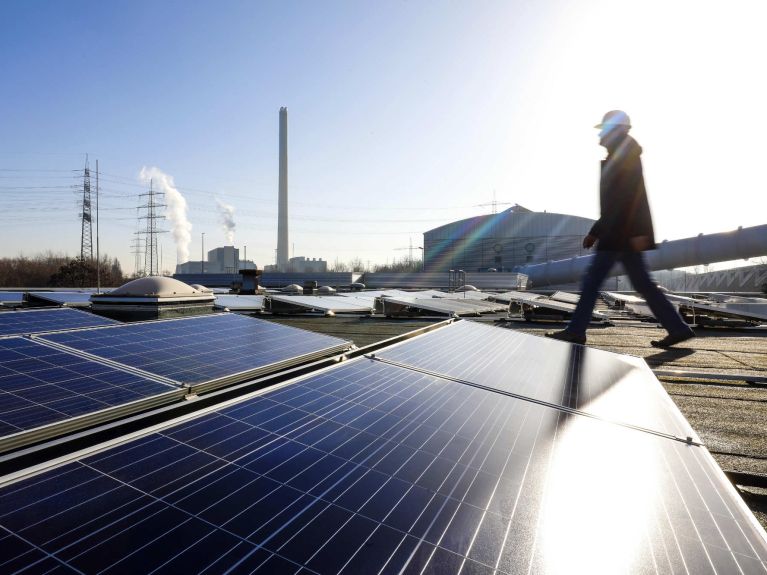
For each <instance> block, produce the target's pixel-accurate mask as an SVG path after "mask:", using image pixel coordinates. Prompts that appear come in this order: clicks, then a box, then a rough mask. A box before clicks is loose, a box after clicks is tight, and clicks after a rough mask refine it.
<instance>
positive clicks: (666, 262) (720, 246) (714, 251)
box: [514, 225, 767, 288]
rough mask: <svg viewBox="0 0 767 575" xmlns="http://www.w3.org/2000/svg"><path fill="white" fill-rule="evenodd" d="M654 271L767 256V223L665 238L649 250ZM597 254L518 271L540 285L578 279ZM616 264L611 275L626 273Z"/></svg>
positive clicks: (571, 281) (536, 286) (535, 265)
mask: <svg viewBox="0 0 767 575" xmlns="http://www.w3.org/2000/svg"><path fill="white" fill-rule="evenodd" d="M645 255H646V257H647V266H648V267H649V269H650V270H651V271H655V270H666V269H673V268H683V267H688V266H698V265H704V264H710V263H714V262H727V261H731V260H739V259H748V258H753V257H760V256H764V255H767V225H761V226H755V227H751V228H743V227H740V228H738V229H737V230H734V231H731V232H720V233H716V234H707V235H704V234H699V235H697V236H696V237H693V238H684V239H681V240H673V241H668V240H665V241H663V242H662V243H660V244H658V249H656V250H652V251H649V252H645ZM593 257H594V256H593V255H587V256H579V257H574V258H570V259H568V260H557V261H552V262H546V263H545V264H534V265H527V266H522V267H520V268H519V269H515V270H514V271H516V272H519V273H522V274H526V275H527V278H528V286H532V287H534V288H539V287H543V286H549V285H559V284H567V283H573V282H577V281H578V280H579V279H580V277H581V276H582V275H583V274H584V273H585V272H586V269H588V266H589V264H590V263H591V258H593ZM625 273H626V272H625V271H624V270H623V266H621V265H616V266H615V267H614V268H613V269H612V270H611V271H610V274H609V276H608V277H614V276H620V275H624V274H625Z"/></svg>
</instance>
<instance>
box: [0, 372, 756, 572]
mask: <svg viewBox="0 0 767 575" xmlns="http://www.w3.org/2000/svg"><path fill="white" fill-rule="evenodd" d="M464 408H467V409H464ZM451 414H452V416H450V415H451ZM615 447H618V448H617V450H616V451H614V452H613V451H611V454H612V457H611V458H605V457H604V450H605V449H607V448H609V449H611V450H612V449H614V448H615ZM573 453H577V456H573ZM583 461H588V462H591V463H593V464H595V465H597V467H598V472H599V473H602V474H604V475H602V476H600V475H595V472H594V471H593V469H591V467H590V466H589V465H584V464H583ZM619 463H622V464H624V465H621V464H619ZM648 469H650V470H656V471H655V472H654V474H651V475H652V477H654V478H655V479H656V482H655V483H654V484H642V485H641V486H639V485H638V488H637V491H635V492H632V493H630V494H628V496H626V494H625V493H623V486H624V485H625V481H627V479H630V478H631V476H632V474H636V475H637V476H638V479H637V478H634V480H633V482H632V483H631V484H632V485H634V484H638V480H641V479H644V478H646V477H648V472H647V470H648ZM679 479H684V480H685V481H684V483H680V482H679ZM590 483H591V484H592V485H593V486H592V487H591V488H589V484H590ZM614 484H617V485H618V487H619V491H620V493H622V494H623V495H624V498H623V500H622V501H621V504H620V505H616V504H615V503H614V501H613V497H615V490H614V489H613V490H611V489H610V488H609V486H610V485H614ZM0 486H2V487H1V488H0V525H2V526H3V527H4V528H5V530H6V535H5V539H4V541H3V543H4V544H3V545H2V546H0V559H2V560H16V561H19V562H20V563H19V564H20V565H21V566H25V567H29V568H37V567H38V566H40V565H46V563H44V562H45V561H48V560H55V561H60V562H62V563H63V564H64V566H66V567H70V568H76V569H78V570H80V571H82V572H100V571H103V570H107V569H110V570H118V571H125V572H150V571H152V570H154V569H157V568H163V569H165V570H167V571H169V572H191V571H194V572H204V573H211V572H225V571H228V570H237V571H242V572H253V573H274V572H278V569H279V568H280V567H283V568H289V569H290V571H289V572H298V571H299V570H300V569H302V568H303V569H305V570H307V571H301V572H302V573H303V572H320V573H374V572H383V570H384V569H386V570H387V571H390V572H411V571H412V572H437V573H458V572H459V571H460V572H461V573H469V572H471V573H490V572H498V573H511V572H518V571H524V572H541V571H546V570H549V571H557V569H556V568H557V567H559V569H558V570H559V571H563V570H564V571H570V572H574V571H578V568H583V569H585V570H589V572H594V571H595V568H594V566H595V565H596V566H597V567H601V571H602V572H638V571H640V570H641V568H645V569H648V568H651V567H652V566H653V565H654V566H655V568H656V569H660V570H661V571H664V570H666V571H674V570H677V569H681V570H684V569H685V568H686V569H687V570H688V571H690V572H695V573H705V572H713V571H714V570H715V569H716V570H718V571H720V572H733V571H735V570H738V569H740V570H742V571H745V572H749V571H750V570H753V571H755V570H756V569H757V568H758V567H761V568H762V569H764V567H765V565H767V535H765V533H764V531H763V530H762V529H761V528H760V527H759V525H758V524H757V523H756V522H755V521H754V518H753V515H751V514H750V512H749V511H748V510H747V508H745V506H744V504H743V502H742V500H740V498H739V497H738V496H737V494H736V493H735V491H734V488H733V487H732V486H731V485H730V484H729V483H728V481H727V480H726V478H725V477H724V475H723V473H722V472H721V470H719V469H718V467H716V465H715V463H714V462H713V459H712V458H711V456H710V454H708V452H707V451H706V450H705V449H704V448H702V447H699V446H695V445H693V446H690V445H686V444H684V443H682V442H678V441H673V440H670V439H668V438H663V437H658V436H653V435H651V434H646V433H642V432H640V431H637V430H634V429H627V428H621V427H619V426H612V425H611V424H609V423H605V422H602V421H596V420H593V419H589V418H584V417H581V416H578V415H573V414H566V413H562V412H559V411H558V410H556V409H552V408H550V407H546V406H541V405H535V404H530V403H528V402H524V401H523V400H520V399H515V398H510V397H504V396H499V395H497V394H494V393H492V392H489V391H486V390H479V389H475V388H471V387H469V386H466V385H463V384H460V383H457V382H452V381H445V380H441V379H440V378H436V377H432V376H428V375H425V374H419V373H416V372H413V371H411V370H407V369H403V368H401V367H398V366H393V365H389V364H385V363H382V362H377V361H375V360H373V359H367V358H359V359H357V360H352V361H349V362H346V363H344V364H340V365H339V366H336V367H333V368H328V369H326V370H323V371H322V372H320V373H317V374H313V375H311V376H307V377H303V378H299V379H297V380H295V381H292V382H289V383H286V384H284V385H281V386H279V387H278V388H275V389H270V390H265V391H261V392H259V393H256V394H251V395H250V396H248V397H246V398H241V399H238V400H235V401H231V402H227V403H226V404H223V405H221V406H217V407H216V408H211V409H208V410H204V411H203V412H201V413H198V414H196V415H195V416H188V417H185V418H182V419H180V420H178V421H176V422H171V423H169V424H167V425H163V426H161V427H158V428H156V429H153V430H151V431H150V432H149V433H144V434H141V435H139V436H137V437H136V436H129V437H127V438H125V439H121V440H118V441H116V442H112V443H110V444H105V445H103V446H100V447H98V448H95V449H92V450H89V451H88V452H86V453H83V454H80V455H79V456H78V457H77V458H76V459H75V460H72V459H70V460H69V461H61V462H57V463H56V465H54V466H51V467H50V468H49V469H44V470H42V471H41V472H36V473H35V474H33V475H31V476H29V475H28V474H27V473H24V472H21V473H18V474H15V475H13V476H9V477H5V478H0ZM606 486H607V488H606ZM606 491H607V494H605V492H606ZM626 497H628V498H629V501H626V500H625V498H626ZM581 510H582V511H581ZM595 518H596V519H601V520H602V521H595V520H594V519H595ZM590 519H591V521H590ZM587 525H588V527H586V526H587ZM633 525H636V526H637V527H632V526H633ZM643 529H645V530H647V531H646V532H643ZM616 534H617V535H618V536H622V537H620V538H619V537H616ZM634 534H636V535H634ZM605 540H607V541H609V544H605V543H604V542H605ZM667 541H668V542H669V543H670V546H667V545H666V542H667ZM139 550H141V552H140V553H139V552H137V551H139ZM568 551H569V553H568ZM632 560H633V561H634V563H632ZM611 567H612V569H611ZM589 568H591V569H589ZM38 570H39V569H38ZM596 571H600V569H596Z"/></svg>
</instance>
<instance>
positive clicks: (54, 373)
mask: <svg viewBox="0 0 767 575" xmlns="http://www.w3.org/2000/svg"><path fill="white" fill-rule="evenodd" d="M174 389H176V387H174V386H171V385H166V384H163V383H158V382H156V381H152V380H150V379H147V378H145V377H142V376H139V375H136V374H133V373H128V372H124V371H120V370H117V369H115V368H113V367H110V366H106V365H102V364H99V363H96V362H94V361H91V360H88V359H85V358H82V357H78V356H75V355H73V354H70V353H67V352H64V351H60V350H57V349H52V348H50V347H48V346H45V345H43V344H41V343H39V342H36V341H33V340H29V339H25V338H20V337H16V338H5V339H0V437H3V436H6V435H10V434H13V433H17V432H20V431H24V430H29V429H34V428H36V427H39V426H42V425H46V424H49V423H54V422H57V421H63V420H65V419H69V418H72V417H75V416H78V415H83V414H86V413H92V412H95V411H99V410H102V409H106V408H108V407H112V406H116V405H121V404H125V403H128V402H131V401H135V400H138V399H142V398H145V397H148V396H152V395H157V394H162V393H164V392H168V391H172V390H174Z"/></svg>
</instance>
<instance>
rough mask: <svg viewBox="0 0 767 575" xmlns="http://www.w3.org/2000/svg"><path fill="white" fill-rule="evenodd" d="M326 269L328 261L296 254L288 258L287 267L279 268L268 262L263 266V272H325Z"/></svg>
mask: <svg viewBox="0 0 767 575" xmlns="http://www.w3.org/2000/svg"><path fill="white" fill-rule="evenodd" d="M327 271H328V262H327V261H325V260H323V259H322V258H312V259H309V258H306V257H304V256H298V257H295V258H290V259H289V260H288V269H287V270H284V271H282V270H280V267H279V266H278V265H274V264H269V265H266V266H264V273H280V272H281V273H298V274H305V273H325V272H327Z"/></svg>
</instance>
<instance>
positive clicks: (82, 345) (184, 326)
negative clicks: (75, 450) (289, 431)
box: [35, 313, 352, 393]
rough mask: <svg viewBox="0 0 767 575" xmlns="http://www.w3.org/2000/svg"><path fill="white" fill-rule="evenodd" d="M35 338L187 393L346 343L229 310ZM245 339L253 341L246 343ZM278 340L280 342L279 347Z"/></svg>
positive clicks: (346, 346) (284, 365)
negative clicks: (177, 386) (161, 380)
mask: <svg viewBox="0 0 767 575" xmlns="http://www.w3.org/2000/svg"><path fill="white" fill-rule="evenodd" d="M35 337H40V338H42V339H44V340H45V341H47V342H49V343H52V344H54V345H58V346H63V347H64V348H66V349H74V350H77V351H79V352H80V353H84V354H87V355H88V356H90V357H94V358H97V359H99V360H101V361H106V362H115V364H118V365H121V366H127V367H129V368H132V369H135V370H138V371H140V372H142V373H147V374H150V375H152V376H154V377H159V378H164V379H167V380H168V381H173V382H176V383H180V384H184V385H187V386H188V387H189V388H190V389H191V392H192V393H202V392H208V391H211V390H213V389H217V388H219V387H223V386H227V385H232V384H234V383H238V382H241V381H245V380H247V379H251V378H254V377H260V376H262V375H265V374H268V373H273V372H275V371H278V370H281V369H286V368H288V367H291V366H294V365H298V364H300V363H304V362H309V361H312V360H314V359H319V358H321V357H325V356H330V355H333V354H336V353H341V352H343V351H346V350H347V349H349V348H350V347H351V346H352V343H351V342H349V341H345V340H342V339H339V338H336V337H331V336H327V335H324V334H319V333H315V332H310V331H306V330H302V329H299V328H295V327H291V326H285V325H280V324H277V323H274V322H268V321H265V320H260V319H257V318H253V317H250V316H244V315H241V314H234V313H219V314H207V315H201V316H193V317H185V318H176V319H168V320H157V321H148V322H136V323H132V324H123V325H119V326H109V327H106V328H98V329H96V330H82V331H79V332H76V333H75V332H69V333H55V334H44V335H39V336H35ZM248 337H254V338H258V339H256V341H255V342H249V341H247V340H246V338H248ZM281 344H284V345H283V346H282V347H279V346H280V345H281ZM267 347H269V349H267ZM269 353H272V354H273V355H269ZM259 354H260V355H259Z"/></svg>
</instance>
